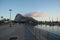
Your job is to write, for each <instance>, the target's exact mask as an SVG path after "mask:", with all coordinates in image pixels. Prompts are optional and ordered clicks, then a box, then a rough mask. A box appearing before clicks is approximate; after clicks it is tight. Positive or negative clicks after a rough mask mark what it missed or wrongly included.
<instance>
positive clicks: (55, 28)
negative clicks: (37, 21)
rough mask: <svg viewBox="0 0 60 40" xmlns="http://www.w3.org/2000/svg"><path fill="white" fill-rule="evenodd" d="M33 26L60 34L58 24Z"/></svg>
mask: <svg viewBox="0 0 60 40" xmlns="http://www.w3.org/2000/svg"><path fill="white" fill-rule="evenodd" d="M35 28H38V29H41V30H45V31H48V32H50V33H53V34H56V35H59V36H60V26H49V25H38V26H35Z"/></svg>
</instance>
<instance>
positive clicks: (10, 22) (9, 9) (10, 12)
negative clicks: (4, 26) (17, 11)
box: [9, 9, 12, 27]
mask: <svg viewBox="0 0 60 40" xmlns="http://www.w3.org/2000/svg"><path fill="white" fill-rule="evenodd" d="M9 11H10V27H11V11H12V9H9Z"/></svg>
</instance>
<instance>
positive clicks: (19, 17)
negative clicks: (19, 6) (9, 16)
mask: <svg viewBox="0 0 60 40" xmlns="http://www.w3.org/2000/svg"><path fill="white" fill-rule="evenodd" d="M15 21H16V22H19V23H21V22H24V23H30V24H31V23H32V24H33V23H37V22H38V21H37V20H35V19H33V18H32V17H25V16H22V15H21V14H17V15H16V17H15Z"/></svg>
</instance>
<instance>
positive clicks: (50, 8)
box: [0, 0, 60, 19]
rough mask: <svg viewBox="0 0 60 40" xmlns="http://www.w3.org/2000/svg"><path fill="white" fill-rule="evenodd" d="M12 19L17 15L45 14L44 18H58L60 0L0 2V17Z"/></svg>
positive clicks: (5, 0) (8, 0)
mask: <svg viewBox="0 0 60 40" xmlns="http://www.w3.org/2000/svg"><path fill="white" fill-rule="evenodd" d="M9 9H12V11H11V17H12V19H14V18H15V16H16V14H17V13H20V14H22V15H26V14H28V13H31V12H37V11H41V12H47V14H46V15H44V16H46V17H60V0H0V17H1V16H3V17H4V18H10V11H9Z"/></svg>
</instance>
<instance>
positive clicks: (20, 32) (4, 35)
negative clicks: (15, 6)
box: [0, 24, 35, 40]
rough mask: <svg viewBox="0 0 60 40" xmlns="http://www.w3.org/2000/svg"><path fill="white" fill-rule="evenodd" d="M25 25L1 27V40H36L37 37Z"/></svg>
mask: <svg viewBox="0 0 60 40" xmlns="http://www.w3.org/2000/svg"><path fill="white" fill-rule="evenodd" d="M27 27H28V26H27V25H25V24H14V25H12V27H9V24H5V25H0V40H9V39H10V38H11V39H13V38H12V37H15V38H17V40H35V36H34V35H33V34H32V33H31V32H30V31H29V30H28V29H27Z"/></svg>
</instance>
